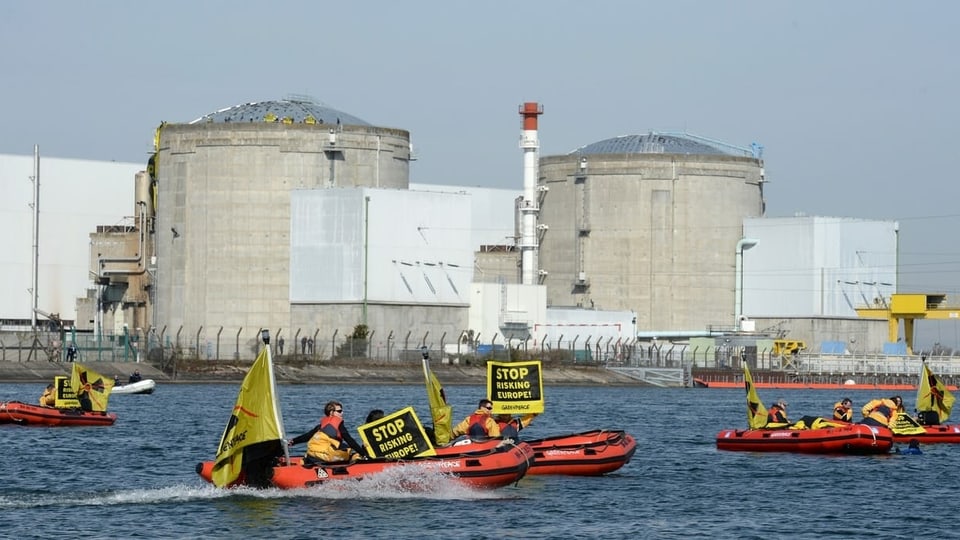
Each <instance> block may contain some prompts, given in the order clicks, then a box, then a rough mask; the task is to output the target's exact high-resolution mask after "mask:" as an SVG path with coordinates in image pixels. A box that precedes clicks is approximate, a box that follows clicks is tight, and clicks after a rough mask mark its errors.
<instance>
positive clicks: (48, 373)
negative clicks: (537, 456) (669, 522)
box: [0, 361, 652, 387]
mask: <svg viewBox="0 0 960 540" xmlns="http://www.w3.org/2000/svg"><path fill="white" fill-rule="evenodd" d="M82 364H83V365H84V366H86V367H88V368H90V369H92V370H94V371H96V372H97V373H99V374H101V375H103V376H104V377H111V378H112V377H113V376H114V375H116V376H118V377H120V380H121V381H123V382H126V380H127V378H128V377H129V376H130V374H132V373H133V372H134V371H140V374H141V376H142V377H143V378H144V379H153V380H154V381H156V382H157V384H239V383H240V382H242V381H243V378H244V377H245V376H246V374H247V369H248V368H249V367H250V364H252V362H248V363H244V362H195V363H191V364H185V365H181V366H178V370H177V373H176V376H175V377H171V376H170V375H168V374H167V373H165V372H163V371H161V370H159V369H157V368H156V367H155V366H153V365H151V364H146V363H134V362H82ZM72 365H73V364H71V363H69V362H46V361H42V362H2V363H0V383H38V384H39V383H47V382H50V381H52V380H53V378H54V377H55V376H57V375H66V376H69V375H70V373H71V370H72V369H73V368H72ZM430 369H431V370H432V371H433V372H434V373H435V374H436V376H437V378H438V379H440V381H441V382H442V383H443V385H444V386H458V385H485V384H486V382H487V369H486V367H485V366H459V365H450V364H436V365H435V364H431V366H430ZM274 374H275V377H276V380H277V384H353V385H358V384H401V385H418V384H424V375H423V367H422V366H421V365H420V364H419V363H417V364H399V365H384V364H371V363H364V362H354V363H327V364H310V365H303V364H299V365H297V364H292V363H291V364H287V363H284V362H275V363H274ZM543 383H544V385H562V386H624V387H652V385H650V384H648V383H645V382H643V381H640V380H637V379H634V378H632V377H629V376H627V375H623V374H620V373H615V372H613V371H610V370H607V369H605V368H602V367H579V366H576V367H575V366H549V365H544V367H543Z"/></svg>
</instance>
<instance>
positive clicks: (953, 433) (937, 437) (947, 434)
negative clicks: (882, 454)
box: [893, 424, 960, 444]
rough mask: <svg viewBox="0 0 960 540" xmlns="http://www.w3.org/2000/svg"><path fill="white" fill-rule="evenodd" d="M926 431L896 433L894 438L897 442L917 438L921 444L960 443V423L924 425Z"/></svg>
mask: <svg viewBox="0 0 960 540" xmlns="http://www.w3.org/2000/svg"><path fill="white" fill-rule="evenodd" d="M923 431H924V433H914V434H909V435H904V434H901V433H894V434H893V440H894V441H896V442H903V443H905V442H910V441H911V440H913V439H916V440H917V442H919V443H921V444H936V443H948V444H960V424H951V425H948V426H923Z"/></svg>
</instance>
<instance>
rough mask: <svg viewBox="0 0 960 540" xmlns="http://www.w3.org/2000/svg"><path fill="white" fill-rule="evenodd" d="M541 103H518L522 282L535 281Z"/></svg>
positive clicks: (528, 283)
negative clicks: (538, 124) (520, 119)
mask: <svg viewBox="0 0 960 540" xmlns="http://www.w3.org/2000/svg"><path fill="white" fill-rule="evenodd" d="M541 114H543V106H541V105H539V104H537V103H536V102H529V101H528V102H526V103H524V104H523V105H521V106H520V116H522V117H523V131H521V132H520V148H521V149H522V150H523V199H521V201H520V279H521V283H523V284H524V285H535V284H536V283H537V270H538V266H539V264H538V263H537V247H538V245H537V214H538V213H539V212H540V208H539V207H538V206H537V198H536V195H537V177H538V176H539V171H538V168H539V163H540V139H539V137H538V135H537V117H538V116H540V115H541Z"/></svg>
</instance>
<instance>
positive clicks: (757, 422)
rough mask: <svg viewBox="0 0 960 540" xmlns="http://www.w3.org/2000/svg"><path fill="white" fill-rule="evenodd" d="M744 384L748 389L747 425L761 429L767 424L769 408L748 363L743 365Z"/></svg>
mask: <svg viewBox="0 0 960 540" xmlns="http://www.w3.org/2000/svg"><path fill="white" fill-rule="evenodd" d="M743 386H744V388H745V389H746V390H747V425H748V426H750V429H760V428H762V427H764V426H766V425H767V408H766V407H764V406H763V402H762V401H760V396H758V395H757V389H756V387H754V386H753V376H752V375H750V368H748V367H747V365H746V364H744V365H743Z"/></svg>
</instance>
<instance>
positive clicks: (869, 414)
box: [860, 398, 900, 427]
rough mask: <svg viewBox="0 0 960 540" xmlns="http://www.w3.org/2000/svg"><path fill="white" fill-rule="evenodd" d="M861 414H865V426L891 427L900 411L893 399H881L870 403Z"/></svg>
mask: <svg viewBox="0 0 960 540" xmlns="http://www.w3.org/2000/svg"><path fill="white" fill-rule="evenodd" d="M860 412H861V413H862V414H863V423H864V424H869V425H871V426H884V427H889V426H890V423H891V422H893V421H894V420H896V419H897V414H898V413H899V412H900V411H899V407H898V406H897V402H896V401H894V399H893V398H880V399H874V400H873V401H870V402H868V403H867V404H866V405H864V406H863V409H861V410H860Z"/></svg>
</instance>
